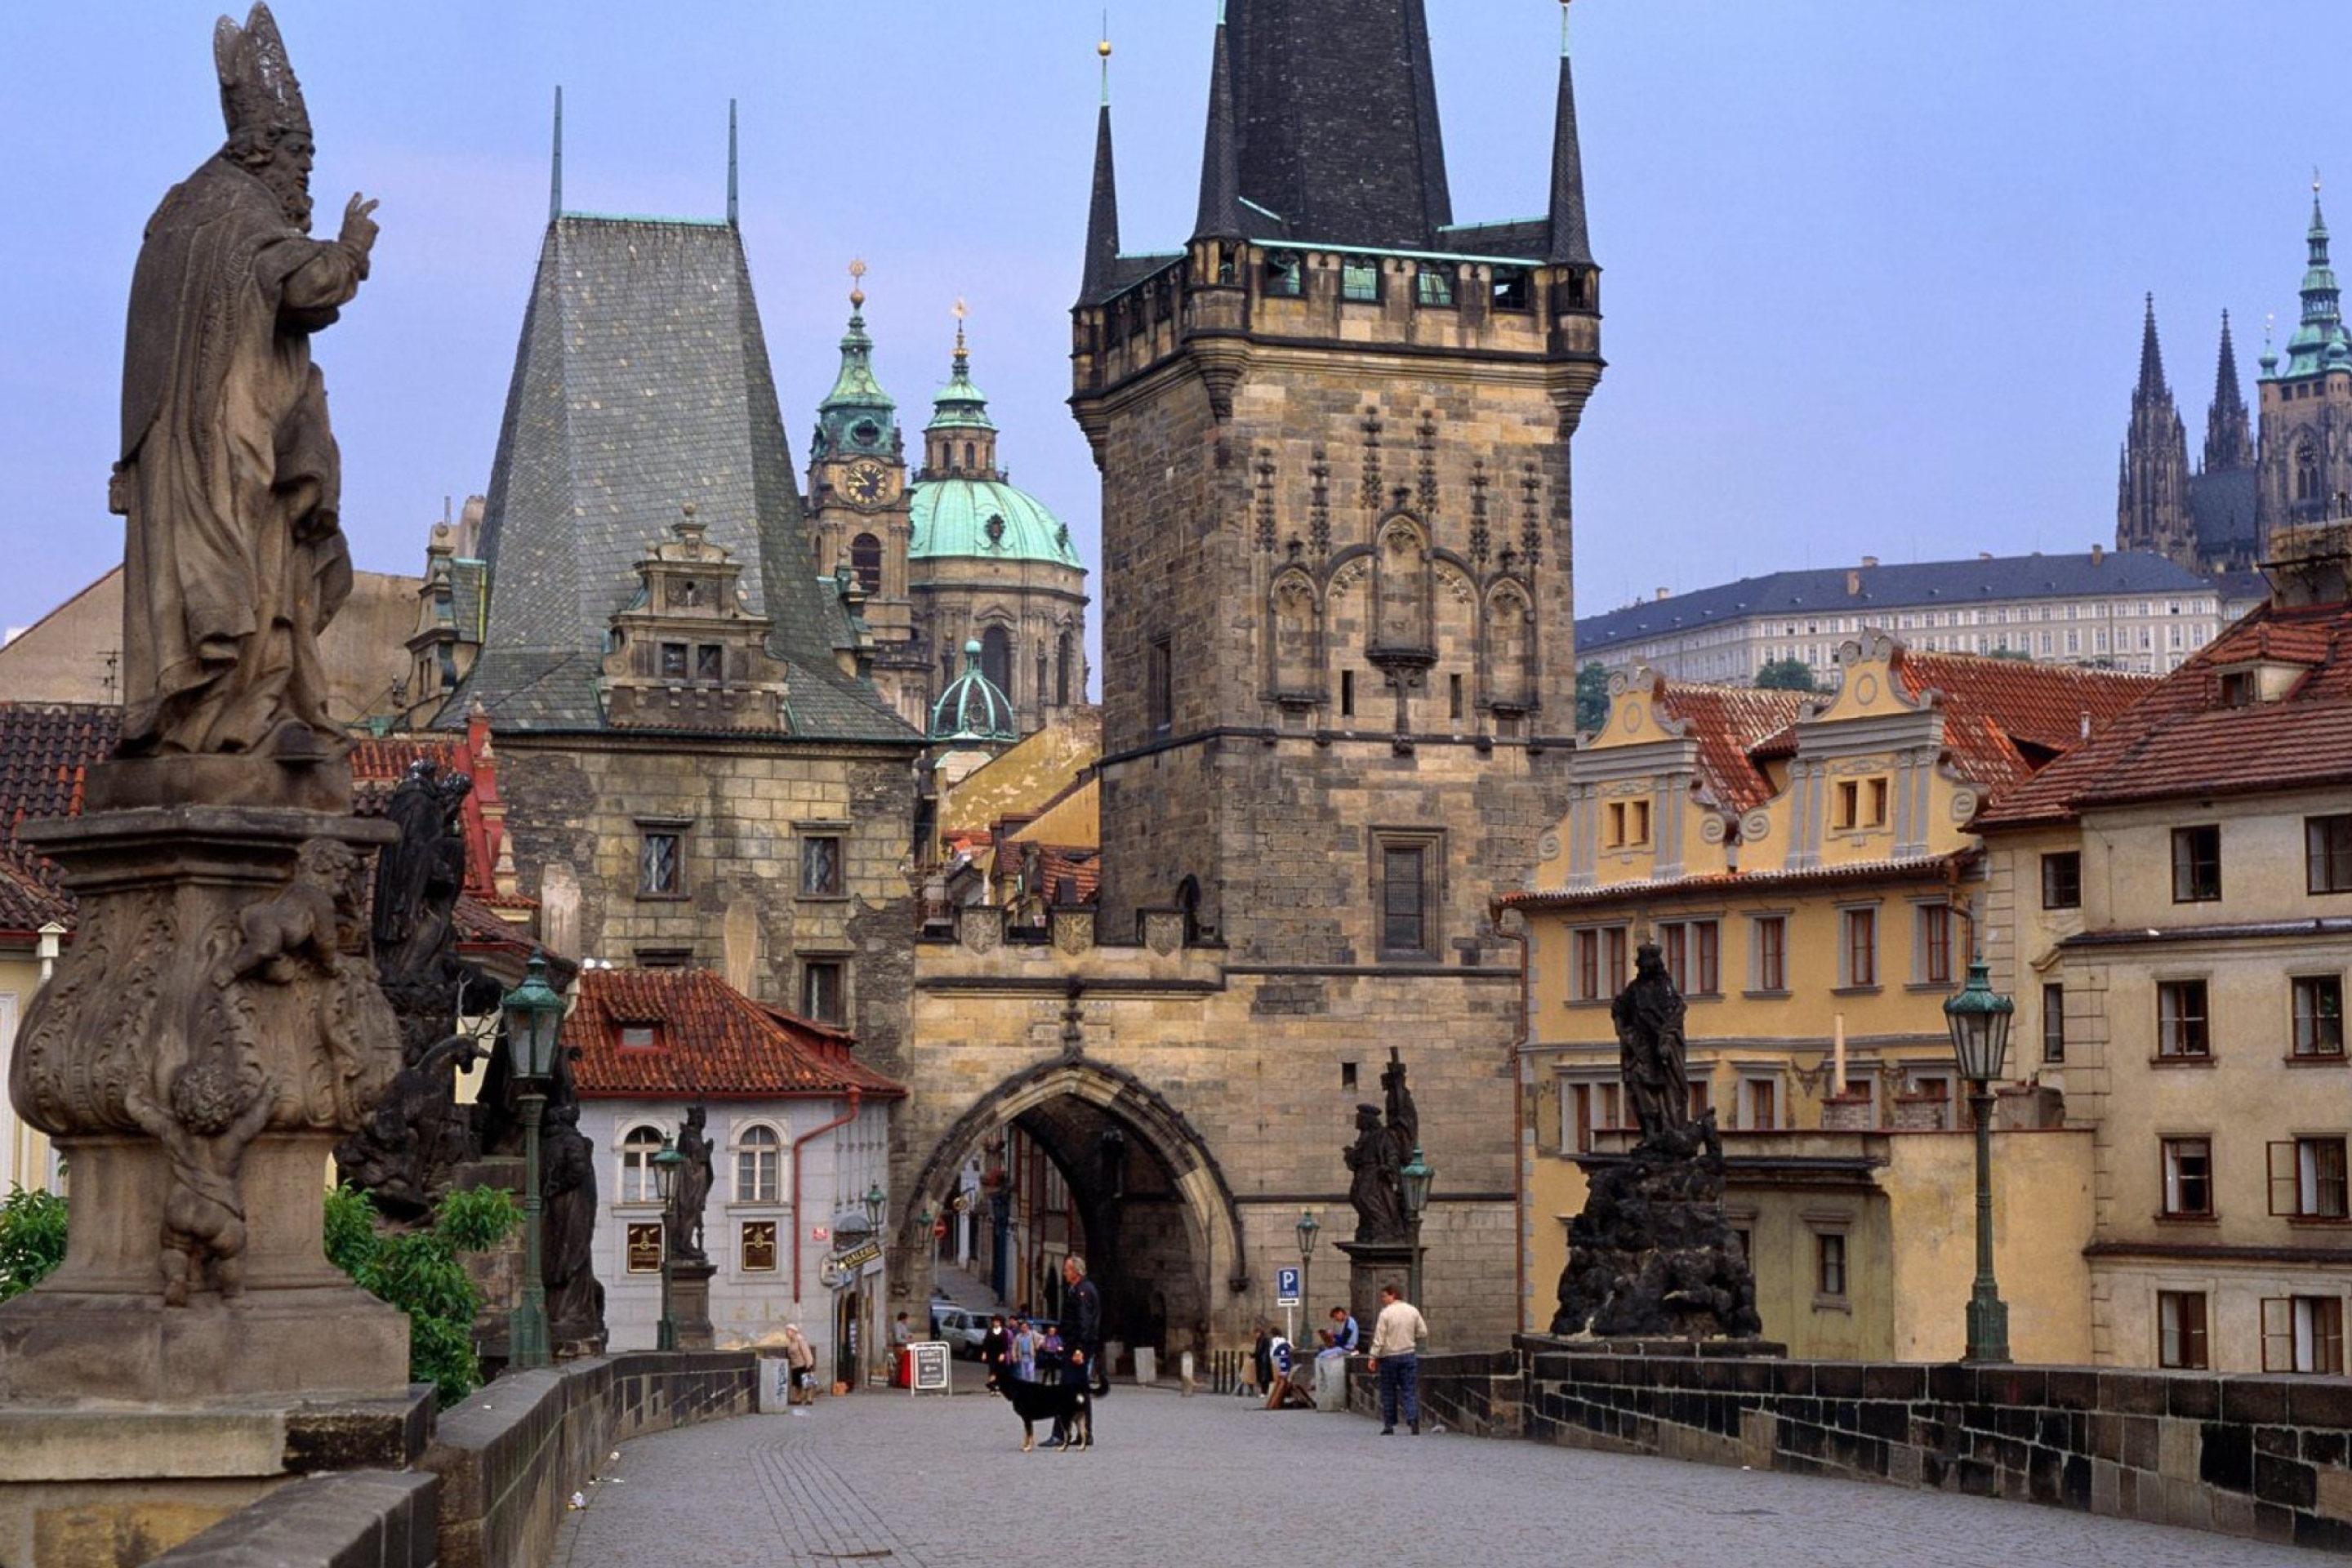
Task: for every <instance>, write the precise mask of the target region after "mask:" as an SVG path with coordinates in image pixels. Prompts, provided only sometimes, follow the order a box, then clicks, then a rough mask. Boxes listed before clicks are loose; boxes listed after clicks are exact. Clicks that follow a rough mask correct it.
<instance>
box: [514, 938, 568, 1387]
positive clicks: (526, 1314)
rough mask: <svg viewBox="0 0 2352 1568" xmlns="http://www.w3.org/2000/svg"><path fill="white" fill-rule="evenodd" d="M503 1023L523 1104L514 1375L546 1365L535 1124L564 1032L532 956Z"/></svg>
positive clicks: (542, 960) (557, 1004) (555, 1001)
mask: <svg viewBox="0 0 2352 1568" xmlns="http://www.w3.org/2000/svg"><path fill="white" fill-rule="evenodd" d="M499 1014H500V1015H501V1016H502V1017H503V1019H504V1020H505V1024H506V1037H507V1065H508V1066H509V1068H512V1069H513V1073H514V1080H515V1098H516V1099H517V1100H520V1102H521V1104H522V1129H523V1132H522V1151H523V1160H522V1186H523V1192H522V1237H523V1241H522V1245H523V1255H522V1256H523V1263H522V1304H521V1305H520V1306H519V1307H517V1308H516V1309H515V1310H513V1311H511V1312H509V1313H508V1314H507V1361H508V1363H509V1365H512V1366H514V1367H516V1368H518V1369H522V1370H528V1369H530V1368H531V1367H541V1366H545V1365H546V1364H547V1363H548V1361H549V1359H550V1347H549V1343H548V1329H547V1280H546V1278H545V1276H544V1273H543V1270H542V1268H541V1258H540V1234H539V1231H540V1219H539V1215H540V1174H539V1123H540V1118H541V1116H543V1115H544V1114H545V1113H546V1110H547V1085H548V1082H549V1080H550V1079H552V1078H554V1076H555V1042H556V1037H558V1036H559V1035H560V1034H561V1033H562V1028H563V998H562V997H561V996H559V995H557V994H555V990H554V987H552V986H551V985H549V984H548V983H547V958H546V955H545V954H543V953H538V952H534V953H532V954H531V955H530V964H529V965H528V966H527V967H526V968H525V970H524V973H523V980H522V984H520V985H518V986H516V987H515V988H514V989H513V990H511V991H509V992H508V993H507V994H505V995H504V996H502V997H500V998H499Z"/></svg>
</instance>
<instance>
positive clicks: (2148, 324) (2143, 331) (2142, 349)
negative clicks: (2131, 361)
mask: <svg viewBox="0 0 2352 1568" xmlns="http://www.w3.org/2000/svg"><path fill="white" fill-rule="evenodd" d="M2151 396H2160V397H2163V398H2166V399H2170V397H2171V396H2172V389H2171V388H2170V387H2168V386H2167V385H2165V384H2164V349H2163V347H2162V346H2161V345H2160V344H2158V342H2157V341H2156V296H2155V294H2153V293H2150V294H2149V295H2148V296H2147V319H2146V321H2144V323H2143V324H2142V325H2141V328H2140V334H2139V387H2138V390H2137V393H2136V394H2135V395H2134V398H2133V401H2134V402H2135V403H2137V401H2138V399H2139V398H2142V397H2151Z"/></svg>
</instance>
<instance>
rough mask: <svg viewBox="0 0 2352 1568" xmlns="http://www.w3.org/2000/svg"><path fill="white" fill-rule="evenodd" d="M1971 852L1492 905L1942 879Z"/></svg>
mask: <svg viewBox="0 0 2352 1568" xmlns="http://www.w3.org/2000/svg"><path fill="white" fill-rule="evenodd" d="M1975 854H1976V851H1975V850H1973V849H1961V850H1957V851H1955V852H1953V853H1952V854H1949V855H1924V856H1909V857H1906V858H1902V859H1899V860H1858V861H1855V862H1853V863H1852V864H1850V865H1843V866H1815V867H1811V868H1808V869H1806V870H1802V871H1723V872H1717V873H1712V874H1710V875H1707V876H1704V877H1675V878H1668V879H1652V880H1649V881H1641V882H1611V883H1608V884H1606V885H1605V886H1601V887H1596V888H1577V889H1566V888H1526V889H1520V890H1519V891H1517V892H1515V893H1505V894H1504V895H1503V896H1502V897H1501V898H1499V899H1496V900H1495V906H1496V908H1497V909H1507V910H1569V909H1579V908H1582V907H1584V906H1586V905H1591V904H1617V903H1622V902H1623V901H1624V900H1627V899H1629V898H1656V897H1659V896H1661V895H1664V894H1678V893H1710V892H1711V893H1722V892H1763V891H1768V890H1769V889H1775V888H1811V887H1822V886H1829V885H1835V884H1839V883H1844V882H1926V881H1943V880H1948V879H1954V878H1957V877H1958V874H1959V871H1960V869H1961V868H1965V867H1966V866H1967V865H1968V864H1969V860H1970V859H1971V858H1973V857H1974V856H1975Z"/></svg>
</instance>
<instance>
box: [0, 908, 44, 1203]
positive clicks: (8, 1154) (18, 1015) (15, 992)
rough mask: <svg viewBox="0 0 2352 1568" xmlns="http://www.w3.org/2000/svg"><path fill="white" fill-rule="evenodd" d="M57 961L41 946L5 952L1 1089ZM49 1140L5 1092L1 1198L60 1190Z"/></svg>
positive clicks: (0, 980)
mask: <svg viewBox="0 0 2352 1568" xmlns="http://www.w3.org/2000/svg"><path fill="white" fill-rule="evenodd" d="M52 962H53V960H44V959H43V958H41V957H40V956H39V952H38V949H37V948H26V947H23V946H20V945H11V946H8V947H5V948H0V1086H5V1084H6V1083H7V1081H8V1065H9V1061H10V1059H11V1058H13V1057H14V1056H15V1054H16V1030H17V1028H18V1027H19V1026H21V1025H22V1023H23V1022H24V1017H25V1009H26V1007H27V1006H29V1005H31V1003H32V1000H33V994H34V993H35V992H37V991H38V990H39V989H40V988H41V982H42V980H43V979H44V978H45V977H46V976H47V972H48V970H49V967H50V963H52ZM55 1166H56V1161H55V1159H54V1158H53V1157H52V1152H51V1150H50V1147H49V1140H48V1137H47V1134H46V1133H43V1132H42V1131H39V1130H38V1129H37V1128H34V1127H30V1126H27V1125H26V1122H25V1121H24V1119H23V1118H22V1117H20V1116H19V1115H17V1113H16V1107H15V1106H14V1105H13V1104H11V1103H10V1101H9V1099H8V1096H7V1094H6V1093H5V1092H0V1197H5V1195H6V1194H7V1192H8V1189H10V1188H11V1187H27V1188H31V1187H49V1188H52V1189H55V1188H56V1186H57V1177H58V1172H57V1171H56V1169H55Z"/></svg>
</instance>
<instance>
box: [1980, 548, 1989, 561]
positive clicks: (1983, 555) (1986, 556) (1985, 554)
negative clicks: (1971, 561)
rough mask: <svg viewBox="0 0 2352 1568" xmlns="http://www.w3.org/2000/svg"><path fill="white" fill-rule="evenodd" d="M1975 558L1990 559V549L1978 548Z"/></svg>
mask: <svg viewBox="0 0 2352 1568" xmlns="http://www.w3.org/2000/svg"><path fill="white" fill-rule="evenodd" d="M1977 559H1978V560H1979V561H1990V560H1991V559H1992V552H1991V551H1990V550H1979V551H1978V552H1977Z"/></svg>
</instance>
